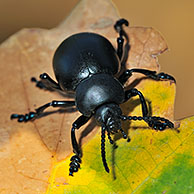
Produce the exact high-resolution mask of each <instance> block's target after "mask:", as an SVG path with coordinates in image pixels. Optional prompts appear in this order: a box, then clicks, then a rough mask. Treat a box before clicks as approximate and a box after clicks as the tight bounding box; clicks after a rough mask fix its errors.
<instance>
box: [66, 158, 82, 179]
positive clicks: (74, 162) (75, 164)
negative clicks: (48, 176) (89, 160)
mask: <svg viewBox="0 0 194 194" xmlns="http://www.w3.org/2000/svg"><path fill="white" fill-rule="evenodd" d="M70 161H71V163H70V164H69V166H70V168H69V176H73V173H74V172H77V171H78V170H79V168H80V163H81V159H80V157H79V156H78V155H74V156H72V157H71V159H70Z"/></svg>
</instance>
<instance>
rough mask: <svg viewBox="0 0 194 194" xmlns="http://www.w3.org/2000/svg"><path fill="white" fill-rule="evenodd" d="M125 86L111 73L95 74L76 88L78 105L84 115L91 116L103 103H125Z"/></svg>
mask: <svg viewBox="0 0 194 194" xmlns="http://www.w3.org/2000/svg"><path fill="white" fill-rule="evenodd" d="M124 98H125V94H124V89H123V86H122V85H121V84H120V83H119V81H118V80H117V79H115V78H114V77H113V76H112V75H109V74H95V75H92V76H91V77H89V78H87V79H85V80H83V81H82V82H81V83H80V84H79V85H78V87H77V88H76V106H77V108H78V110H79V111H80V112H81V113H82V114H83V115H84V116H91V115H92V114H94V113H95V111H96V109H97V107H100V106H101V105H103V104H108V103H115V104H121V103H123V101H124Z"/></svg>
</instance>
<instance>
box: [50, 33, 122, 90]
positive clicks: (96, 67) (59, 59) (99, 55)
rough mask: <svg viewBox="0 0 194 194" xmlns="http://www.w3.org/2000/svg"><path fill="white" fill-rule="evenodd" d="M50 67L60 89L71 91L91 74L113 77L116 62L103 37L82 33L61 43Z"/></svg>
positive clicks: (113, 51)
mask: <svg viewBox="0 0 194 194" xmlns="http://www.w3.org/2000/svg"><path fill="white" fill-rule="evenodd" d="M53 68H54V72H55V75H56V79H57V81H58V82H59V84H60V87H61V88H62V89H64V90H75V88H76V87H77V85H78V84H79V83H80V82H81V81H82V80H83V79H85V78H87V77H89V76H90V75H91V74H96V73H107V74H111V75H114V74H116V73H117V72H118V70H119V68H120V61H119V59H118V56H117V53H116V51H115V49H114V48H113V46H112V44H111V43H110V42H109V41H108V40H107V39H106V38H105V37H103V36H101V35H99V34H95V33H86V32H85V33H79V34H75V35H72V36H70V37H69V38H67V39H66V40H64V41H63V42H62V43H61V45H60V46H59V47H58V48H57V50H56V52H55V55H54V58H53Z"/></svg>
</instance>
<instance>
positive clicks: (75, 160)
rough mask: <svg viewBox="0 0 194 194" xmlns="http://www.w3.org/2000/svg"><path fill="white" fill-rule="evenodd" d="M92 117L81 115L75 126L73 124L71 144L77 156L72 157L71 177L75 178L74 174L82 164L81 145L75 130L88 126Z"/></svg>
mask: <svg viewBox="0 0 194 194" xmlns="http://www.w3.org/2000/svg"><path fill="white" fill-rule="evenodd" d="M90 118H91V117H86V116H84V115H81V116H80V117H79V118H78V119H77V120H76V121H75V122H74V123H73V124H72V129H71V142H72V146H73V152H74V153H75V155H73V156H72V157H71V159H70V160H71V163H70V164H69V165H70V168H69V175H70V176H73V173H74V172H77V171H78V169H79V167H80V163H81V159H80V157H81V151H80V149H79V145H78V143H77V140H76V137H75V130H76V129H79V128H80V127H81V126H82V125H84V124H86V123H87V122H88V120H89V119H90Z"/></svg>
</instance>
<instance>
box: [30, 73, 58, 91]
mask: <svg viewBox="0 0 194 194" xmlns="http://www.w3.org/2000/svg"><path fill="white" fill-rule="evenodd" d="M31 81H32V82H35V83H36V87H38V88H40V89H46V90H49V91H54V90H61V88H60V86H59V84H58V83H56V82H55V81H54V80H53V79H52V78H51V77H50V76H49V75H48V74H47V73H43V74H41V75H40V81H38V80H37V79H36V78H35V77H32V78H31Z"/></svg>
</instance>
